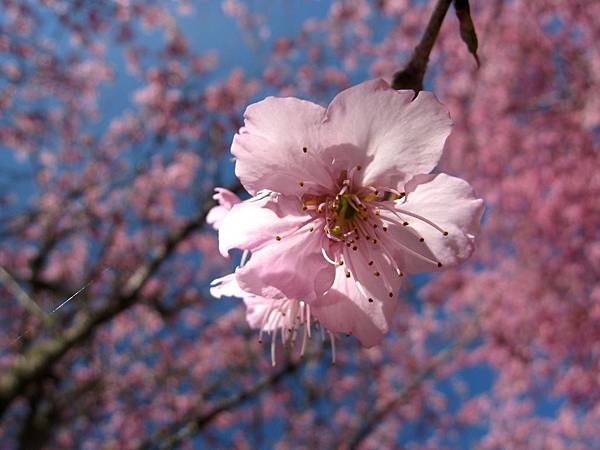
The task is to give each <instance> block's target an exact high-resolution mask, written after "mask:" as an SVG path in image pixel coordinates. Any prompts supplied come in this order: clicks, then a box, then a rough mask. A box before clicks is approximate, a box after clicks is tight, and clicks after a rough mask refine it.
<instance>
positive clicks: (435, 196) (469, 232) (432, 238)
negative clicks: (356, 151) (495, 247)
mask: <svg viewBox="0 0 600 450" xmlns="http://www.w3.org/2000/svg"><path fill="white" fill-rule="evenodd" d="M406 188H407V197H406V201H405V202H404V201H403V200H398V201H396V204H397V206H398V207H399V208H402V209H405V210H408V211H410V212H413V213H416V214H419V215H421V216H423V217H426V218H427V219H429V220H430V221H432V222H434V223H435V224H437V225H438V226H439V227H441V228H442V229H443V230H445V231H447V232H448V236H444V235H443V234H442V233H441V232H439V231H438V230H436V229H435V228H434V227H432V226H431V225H428V224H427V223H424V222H422V221H420V220H415V219H412V220H410V223H411V225H410V226H411V227H413V228H414V229H415V230H416V231H417V232H418V233H419V234H420V235H421V236H422V237H423V238H424V239H425V244H426V245H427V247H428V248H429V250H430V251H431V254H432V255H433V256H434V257H435V258H436V259H437V260H438V261H440V262H441V263H442V264H443V265H444V266H451V265H455V264H458V263H460V262H461V261H464V260H465V259H467V258H468V257H469V256H471V253H473V249H474V241H475V236H476V235H477V234H478V232H479V224H480V220H481V216H482V214H483V210H484V205H483V200H482V199H480V198H477V197H476V196H475V193H474V192H473V188H472V187H471V186H470V185H469V183H467V182H466V181H464V180H462V179H460V178H456V177H452V176H449V175H446V174H443V173H442V174H439V175H435V176H433V177H432V176H420V177H415V180H411V182H410V183H408V184H407V186H406Z"/></svg>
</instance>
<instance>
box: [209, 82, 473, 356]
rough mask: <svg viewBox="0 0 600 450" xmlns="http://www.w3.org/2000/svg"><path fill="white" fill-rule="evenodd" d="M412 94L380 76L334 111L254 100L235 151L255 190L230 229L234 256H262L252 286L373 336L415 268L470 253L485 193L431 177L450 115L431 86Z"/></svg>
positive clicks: (246, 271) (248, 267)
mask: <svg viewBox="0 0 600 450" xmlns="http://www.w3.org/2000/svg"><path fill="white" fill-rule="evenodd" d="M413 96H414V94H413V92H412V91H395V90H393V89H391V88H390V87H389V85H388V84H387V83H386V82H385V81H383V80H375V81H368V82H365V83H362V84H360V85H357V86H354V87H352V88H350V89H347V90H345V91H343V92H341V93H340V94H339V95H338V96H337V97H335V99H334V100H333V101H332V103H331V104H330V105H329V107H328V108H327V109H325V108H323V107H321V106H319V105H316V104H313V103H310V102H307V101H304V100H299V99H296V98H274V97H269V98H267V99H265V100H263V101H261V102H258V103H255V104H253V105H250V106H249V107H248V108H247V110H246V113H245V124H244V127H242V128H241V129H240V131H239V133H238V134H236V136H235V137H234V140H233V144H232V149H231V151H232V154H233V155H234V156H235V158H236V175H237V176H238V177H239V178H240V181H241V182H242V184H243V185H244V187H245V188H246V189H247V190H248V192H250V193H251V194H252V195H254V196H255V197H254V198H253V199H252V200H251V201H246V202H242V203H239V204H236V205H234V206H233V207H232V208H231V211H230V212H229V213H228V214H227V215H226V216H225V217H224V219H223V221H222V223H221V225H220V229H219V247H220V251H221V253H222V254H223V255H227V254H228V251H229V250H230V249H233V248H238V249H241V250H247V251H249V252H251V254H252V256H251V257H250V259H249V261H248V262H247V263H246V264H245V265H243V266H242V267H239V268H238V269H237V270H236V272H235V276H236V282H237V284H238V285H239V287H240V288H241V290H242V291H243V292H246V293H250V294H254V295H256V296H258V297H263V298H270V299H278V300H279V301H283V300H284V299H297V301H301V302H303V303H306V304H309V305H311V309H312V311H313V312H314V314H315V315H317V316H318V317H319V320H320V322H321V323H322V325H323V326H324V327H325V328H327V329H328V330H330V331H331V332H343V333H349V334H353V335H355V336H356V337H357V338H358V339H359V340H360V341H361V343H362V344H363V345H365V346H372V345H375V344H377V343H378V342H379V341H380V340H381V338H382V337H383V335H384V334H385V333H386V332H387V331H388V329H389V322H390V318H391V316H392V314H393V312H394V310H395V307H396V305H397V294H398V290H399V287H400V281H401V279H402V277H403V275H404V273H405V272H421V271H433V270H438V269H439V268H441V267H443V266H449V265H455V264H457V263H459V262H461V261H463V260H464V259H466V258H467V257H469V256H470V254H471V253H472V251H473V241H474V239H475V235H476V234H477V232H478V228H479V221H480V218H481V214H482V211H483V201H482V200H481V199H478V198H476V197H475V195H474V193H473V191H472V189H471V187H470V186H469V185H468V183H466V182H465V181H463V180H461V179H458V178H454V177H451V176H449V175H445V174H438V175H426V174H427V173H429V172H430V171H431V170H432V169H433V168H434V167H435V165H436V164H437V162H438V161H439V159H440V157H441V155H442V151H443V147H444V142H445V140H446V137H447V136H448V134H449V133H450V129H451V120H450V118H449V115H448V112H447V111H446V109H445V108H444V106H443V105H442V104H440V103H439V102H438V101H437V100H436V99H435V97H434V96H433V95H432V94H431V93H428V92H420V93H419V94H418V95H417V97H416V98H414V99H413ZM257 194H258V195H257Z"/></svg>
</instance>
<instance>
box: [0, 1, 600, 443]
mask: <svg viewBox="0 0 600 450" xmlns="http://www.w3.org/2000/svg"><path fill="white" fill-rule="evenodd" d="M433 4H434V1H433V0H431V1H424V0H353V1H342V0H336V1H324V0H321V1H318V0H248V1H241V0H224V1H220V0H189V1H184V0H93V1H92V0H1V1H0V110H1V115H0V448H2V449H5V448H6V449H13V448H15V449H37V448H48V449H70V448H83V449H95V448H98V449H137V448H178V447H181V448H198V449H201V448H211V449H214V448H219V449H220V448H236V449H249V448H277V449H287V448H290V449H292V448H293V449H296V448H311V449H312V448H331V449H336V448H364V449H371V448H372V449H380V448H407V449H441V448H449V449H458V448H478V449H598V448H600V437H599V435H598V430H599V429H600V54H599V53H600V48H599V45H598V42H600V21H598V19H597V18H598V17H600V2H598V1H595V0H485V1H483V0H481V1H479V0H472V1H471V10H472V15H473V19H474V22H475V26H476V29H477V35H478V38H479V58H480V60H481V66H480V68H479V69H477V66H476V64H475V62H474V60H473V57H472V56H471V55H470V54H469V52H468V51H467V49H466V48H465V45H464V43H463V42H462V41H461V39H460V36H459V31H458V30H459V26H458V21H457V19H456V16H455V12H454V9H452V8H451V9H450V11H449V12H448V15H447V17H446V19H445V21H444V24H443V26H442V29H441V33H440V36H439V38H438V40H437V42H436V44H435V47H434V50H433V54H432V57H431V61H430V66H429V70H428V72H427V76H426V82H425V85H426V89H429V90H433V91H434V92H435V93H436V95H437V96H438V97H439V98H440V100H441V101H442V102H443V103H444V104H445V105H446V106H447V107H448V108H449V110H450V112H451V115H452V117H453V119H454V121H455V126H454V130H453V133H452V135H451V137H450V139H449V141H448V143H447V148H446V153H445V156H444V159H443V161H442V163H441V165H440V167H439V170H443V171H445V172H448V173H451V174H454V175H458V176H461V177H463V178H465V179H467V180H468V181H469V182H470V183H471V184H473V186H474V187H475V189H476V190H477V192H478V194H479V195H480V196H482V197H483V198H484V199H485V200H486V204H487V210H486V214H485V217H484V224H483V230H482V234H481V236H480V239H479V241H478V248H477V251H476V253H475V255H474V256H473V258H472V259H471V260H470V261H469V262H468V263H467V264H465V265H464V266H462V267H461V268H459V269H452V270H447V271H444V272H442V273H439V274H435V275H424V276H418V277H413V278H410V279H409V280H407V282H406V284H405V287H404V290H403V295H402V302H401V305H400V307H399V309H398V313H397V317H396V322H395V324H394V327H393V331H392V332H391V333H390V334H389V336H387V337H386V339H385V340H384V342H383V344H382V345H381V346H379V347H376V348H372V349H363V348H361V347H360V346H359V345H358V343H357V341H356V340H355V339H354V338H352V337H343V336H340V337H338V342H337V350H338V354H337V364H336V365H335V366H332V365H331V354H330V347H329V343H328V342H323V341H321V339H319V338H318V337H315V338H313V339H312V341H311V342H310V343H309V350H308V352H307V355H306V356H305V357H304V358H303V359H300V358H299V357H298V352H297V349H294V348H283V347H281V346H280V348H279V349H278V355H279V356H278V363H277V366H276V367H275V368H272V367H271V364H270V357H269V355H268V352H269V345H268V343H263V344H260V343H259V342H258V336H257V334H256V332H255V331H253V330H250V329H249V327H248V325H247V324H246V322H245V316H244V313H245V311H244V308H243V305H242V303H241V302H240V301H239V300H236V299H221V300H216V299H213V298H211V296H210V294H209V293H208V285H209V282H210V280H212V279H213V278H215V277H217V276H221V275H223V274H225V273H228V272H229V271H230V270H231V268H232V267H234V266H235V264H236V262H237V259H236V256H237V257H239V255H233V257H232V259H231V260H225V259H224V258H222V257H221V256H220V255H219V254H218V251H217V242H216V234H215V232H214V231H213V230H212V229H210V227H208V226H206V225H205V223H204V217H205V214H206V212H207V210H208V208H209V207H210V206H211V195H212V189H213V188H214V187H215V186H217V185H219V186H229V187H230V188H231V189H233V190H235V191H237V192H239V193H240V194H241V195H243V194H242V192H241V190H240V187H239V185H238V184H237V182H236V180H235V177H234V175H233V163H232V161H231V159H230V156H229V154H228V148H229V144H230V141H231V138H232V136H233V133H235V131H236V129H237V128H238V127H239V126H240V125H241V121H242V114H243V110H244V108H245V106H246V105H247V104H249V103H251V102H253V101H256V100H259V99H261V98H263V97H264V96H266V95H283V96H289V95H293V96H299V97H302V98H307V99H311V100H313V101H316V102H319V103H322V104H326V103H327V102H328V101H329V100H331V98H332V97H333V95H335V93H337V92H339V91H340V90H341V89H343V88H345V87H347V86H350V85H352V84H354V83H358V82H361V81H364V80H366V79H369V78H375V77H383V78H385V79H388V80H389V79H391V76H392V74H393V73H394V72H395V71H397V70H399V69H400V68H402V67H403V64H404V63H405V62H406V61H407V60H408V59H409V57H410V54H411V52H412V49H413V47H414V45H415V44H416V43H417V42H418V38H419V36H420V35H421V33H422V31H423V29H424V26H425V24H426V22H427V20H428V18H429V14H430V12H431V10H432V8H433ZM448 208H452V205H448ZM76 293H77V295H76V296H74V297H72V296H73V294H76ZM67 300H68V301H67ZM65 301H66V302H65Z"/></svg>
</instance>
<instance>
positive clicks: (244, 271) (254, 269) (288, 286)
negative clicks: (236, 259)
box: [236, 229, 335, 301]
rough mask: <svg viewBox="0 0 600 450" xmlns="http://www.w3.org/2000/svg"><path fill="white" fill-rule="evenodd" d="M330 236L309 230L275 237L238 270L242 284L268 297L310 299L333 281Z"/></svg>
mask: <svg viewBox="0 0 600 450" xmlns="http://www.w3.org/2000/svg"><path fill="white" fill-rule="evenodd" d="M324 239H327V238H326V237H324V236H323V235H321V234H319V233H311V232H309V231H308V229H303V230H301V231H299V232H296V233H292V234H291V235H288V236H283V237H282V239H281V240H280V241H277V240H274V239H273V240H272V242H269V243H267V244H265V245H263V246H262V247H260V248H259V249H257V250H255V251H253V252H252V256H251V257H250V260H249V261H248V262H247V263H246V264H245V265H244V267H242V268H239V269H237V271H236V276H237V281H238V283H239V285H240V287H241V288H242V289H243V290H245V291H247V292H250V293H252V294H255V295H259V296H261V297H268V298H285V297H287V298H295V299H299V300H305V301H310V300H311V299H314V298H315V297H317V296H319V295H321V294H323V292H325V291H326V290H327V289H329V288H330V287H331V285H332V283H333V278H334V275H335V268H334V266H333V265H331V264H329V263H328V262H327V261H325V259H324V258H323V255H322V252H321V248H322V245H324V243H323V242H322V240H324Z"/></svg>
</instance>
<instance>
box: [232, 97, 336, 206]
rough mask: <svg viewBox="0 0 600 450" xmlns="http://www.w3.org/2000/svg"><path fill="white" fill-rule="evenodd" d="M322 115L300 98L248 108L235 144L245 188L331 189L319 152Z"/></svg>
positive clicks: (290, 192)
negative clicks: (302, 184)
mask: <svg viewBox="0 0 600 450" xmlns="http://www.w3.org/2000/svg"><path fill="white" fill-rule="evenodd" d="M324 118H325V109H324V108H323V107H321V106H319V105H316V104H314V103H311V102H307V101H304V100H299V99H296V98H276V97H268V98H266V99H265V100H263V101H261V102H258V103H254V104H252V105H250V106H248V108H247V109H246V112H245V114H244V119H245V121H244V127H243V128H242V129H240V132H239V133H238V134H236V135H235V137H234V139H233V144H232V146H231V153H232V154H233V155H234V156H235V157H236V160H237V161H236V166H235V173H236V175H237V176H238V177H239V178H240V181H241V182H242V184H243V185H244V187H245V188H246V189H247V190H248V191H249V192H250V193H252V194H255V193H256V192H258V191H259V190H261V189H268V190H272V191H276V192H280V193H283V194H287V195H302V193H304V192H306V190H307V189H313V190H315V189H317V190H319V189H321V190H329V189H331V188H332V187H333V182H334V180H333V178H332V175H331V173H329V171H328V170H327V165H326V164H324V163H323V162H322V161H321V159H320V156H319V155H320V154H321V152H322V151H323V150H324V148H323V147H322V144H321V139H320V124H321V123H322V122H323V120H324ZM300 182H302V183H304V186H300Z"/></svg>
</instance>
